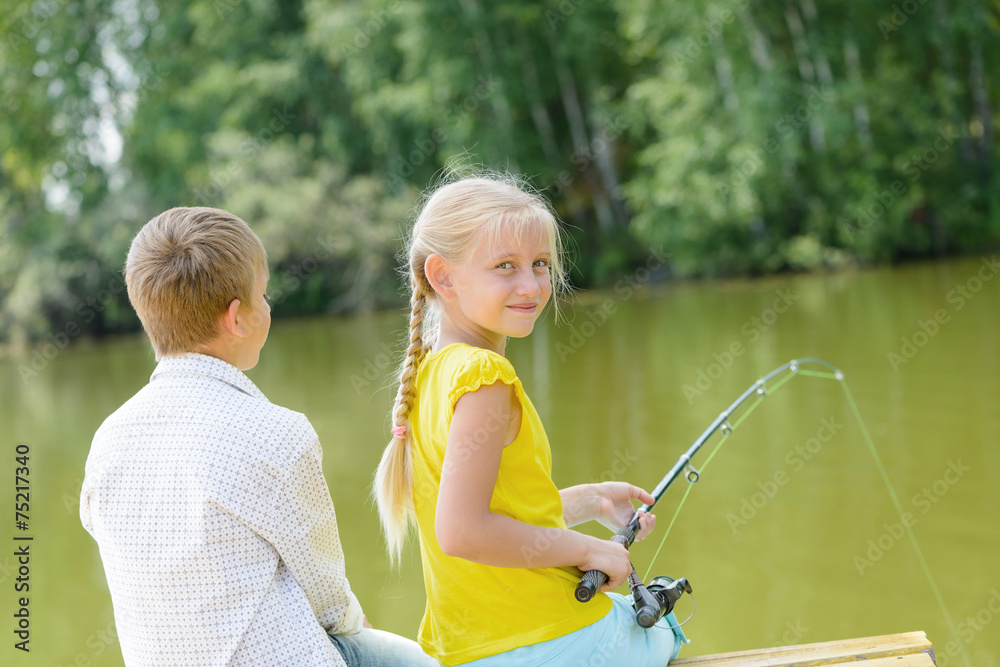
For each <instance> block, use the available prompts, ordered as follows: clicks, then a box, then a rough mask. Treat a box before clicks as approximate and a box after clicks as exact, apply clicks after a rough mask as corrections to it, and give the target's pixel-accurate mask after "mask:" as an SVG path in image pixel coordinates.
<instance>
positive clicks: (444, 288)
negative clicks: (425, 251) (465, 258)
mask: <svg viewBox="0 0 1000 667" xmlns="http://www.w3.org/2000/svg"><path fill="white" fill-rule="evenodd" d="M451 270H452V267H451V265H450V264H448V262H446V261H445V259H444V257H442V256H441V255H429V256H428V257H427V259H426V260H425V261H424V275H425V276H427V282H429V283H430V284H431V287H433V288H434V291H435V292H437V294H438V296H440V297H441V298H443V299H453V298H455V286H454V284H452V280H451Z"/></svg>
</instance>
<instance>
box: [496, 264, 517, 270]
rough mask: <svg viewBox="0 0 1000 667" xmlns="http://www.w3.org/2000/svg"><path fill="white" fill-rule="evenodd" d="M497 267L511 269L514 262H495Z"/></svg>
mask: <svg viewBox="0 0 1000 667" xmlns="http://www.w3.org/2000/svg"><path fill="white" fill-rule="evenodd" d="M497 268H498V269H513V268H514V263H513V262H500V263H499V264H497Z"/></svg>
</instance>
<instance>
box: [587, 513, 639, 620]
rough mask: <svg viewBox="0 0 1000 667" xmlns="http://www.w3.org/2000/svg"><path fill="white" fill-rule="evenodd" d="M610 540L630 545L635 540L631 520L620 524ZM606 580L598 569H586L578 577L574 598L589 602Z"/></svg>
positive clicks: (626, 545) (627, 546)
mask: <svg viewBox="0 0 1000 667" xmlns="http://www.w3.org/2000/svg"><path fill="white" fill-rule="evenodd" d="M634 521H635V519H633V522H634ZM611 541H612V542H618V543H619V544H622V545H624V546H625V548H626V549H628V548H629V547H630V546H632V543H633V542H634V541H635V530H634V529H633V528H632V522H629V523H628V524H626V525H624V526H622V528H621V529H619V531H618V532H617V533H615V536H614V537H612V538H611ZM607 580H608V575H606V574H604V573H603V572H601V571H600V570H587V571H586V572H584V573H583V576H582V577H580V583H578V584H577V585H576V591H575V592H574V595H576V599H577V600H578V601H580V602H589V601H590V599H591V598H593V597H594V596H595V595H596V594H597V591H599V590H600V589H601V586H603V585H604V583H605V582H606V581H607Z"/></svg>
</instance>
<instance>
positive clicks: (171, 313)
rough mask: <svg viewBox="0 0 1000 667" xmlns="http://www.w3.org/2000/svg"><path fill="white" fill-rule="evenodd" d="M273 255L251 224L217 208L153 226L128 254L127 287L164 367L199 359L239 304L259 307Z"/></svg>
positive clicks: (183, 212)
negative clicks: (259, 289) (183, 358)
mask: <svg viewBox="0 0 1000 667" xmlns="http://www.w3.org/2000/svg"><path fill="white" fill-rule="evenodd" d="M258 271H263V272H264V273H265V274H266V273H267V253H266V252H265V251H264V246H263V244H261V242H260V239H259V238H257V235H256V234H254V233H253V231H252V230H251V229H250V227H249V226H248V225H247V223H245V222H243V221H242V220H240V219H239V218H238V217H236V216H235V215H233V214H232V213H229V212H227V211H223V210H220V209H217V208H207V207H191V208H183V207H179V208H172V209H170V210H169V211H164V212H163V213H161V214H160V215H158V216H156V217H155V218H153V219H152V220H150V221H149V222H147V223H146V224H145V225H144V226H143V228H142V229H141V230H139V233H138V234H136V237H135V238H134V239H133V240H132V245H131V247H130V248H129V251H128V259H127V260H126V262H125V285H126V287H127V288H128V298H129V300H130V301H131V302H132V307H133V308H135V312H136V314H138V315H139V319H140V320H141V321H142V327H143V329H145V330H146V334H147V335H148V336H149V340H150V342H151V343H152V344H153V351H154V352H155V353H156V358H157V360H159V359H160V358H161V357H165V356H176V355H182V354H186V353H188V352H195V351H197V350H198V347H199V346H200V345H202V344H203V343H207V342H209V341H211V340H212V339H214V338H215V336H216V335H217V334H218V320H219V316H220V315H221V314H222V313H223V312H224V311H225V309H226V308H227V307H228V306H229V304H230V302H232V300H233V299H239V300H240V303H242V304H245V305H246V306H247V307H248V308H251V309H252V308H253V304H254V302H255V299H254V298H253V293H254V290H255V285H256V282H257V272H258Z"/></svg>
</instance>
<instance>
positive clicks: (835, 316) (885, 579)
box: [0, 258, 1000, 667]
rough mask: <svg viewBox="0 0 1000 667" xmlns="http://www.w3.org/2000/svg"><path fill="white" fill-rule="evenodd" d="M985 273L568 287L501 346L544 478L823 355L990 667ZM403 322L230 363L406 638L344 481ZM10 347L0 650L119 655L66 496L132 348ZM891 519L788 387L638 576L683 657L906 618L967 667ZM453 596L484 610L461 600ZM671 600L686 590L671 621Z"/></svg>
mask: <svg viewBox="0 0 1000 667" xmlns="http://www.w3.org/2000/svg"><path fill="white" fill-rule="evenodd" d="M996 270H997V266H995V265H994V264H992V263H991V258H970V259H967V260H961V261H956V262H947V263H934V264H922V265H916V266H908V267H903V268H897V269H892V270H875V271H863V272H856V273H853V272H849V273H840V274H834V275H825V276H783V277H779V278H772V279H766V280H757V281H738V282H717V283H696V284H678V285H668V286H659V287H656V288H654V289H652V290H648V291H647V290H639V291H633V290H632V289H631V287H629V286H628V285H627V284H625V283H622V284H621V285H619V286H618V289H616V290H609V291H608V292H605V293H585V294H580V295H578V299H577V302H576V304H575V305H574V306H572V307H567V308H566V312H565V314H566V315H567V316H568V317H570V318H572V319H571V321H570V322H569V323H568V324H561V325H555V324H554V323H553V322H552V321H551V317H549V318H546V321H545V322H543V323H540V324H539V326H538V327H537V328H536V330H535V333H533V334H532V335H531V336H530V337H529V338H527V339H525V340H516V341H511V343H510V344H509V346H508V354H509V356H510V358H511V359H512V360H513V362H514V365H515V367H516V368H517V369H518V370H519V373H520V376H521V378H522V380H523V382H524V385H525V387H526V388H527V391H528V392H529V394H530V395H531V396H532V399H533V401H534V403H535V405H536V406H537V408H538V409H539V412H540V413H541V415H542V418H543V420H544V422H545V424H546V427H547V429H548V433H549V437H550V439H551V442H552V449H553V459H554V476H555V479H556V482H557V483H558V484H559V485H561V486H568V485H572V484H575V483H579V482H587V481H596V480H600V479H609V478H611V477H617V478H621V479H625V480H628V481H631V482H634V483H636V484H639V485H642V486H645V487H647V488H650V489H651V488H652V487H653V486H655V484H656V483H657V482H658V481H659V480H660V478H661V477H662V476H663V475H664V474H665V473H666V471H667V470H668V469H669V467H670V466H671V465H672V464H673V463H674V461H676V460H677V457H678V456H680V454H681V453H682V452H684V451H685V450H686V449H687V448H688V446H689V445H690V444H691V443H692V442H693V440H694V439H695V438H696V437H697V436H698V435H699V434H700V433H701V432H702V431H703V430H704V429H705V428H706V427H707V426H708V425H709V424H710V423H711V421H712V420H713V419H714V418H715V417H716V416H717V415H718V414H719V413H720V412H721V411H722V410H723V409H724V408H725V407H726V406H727V405H729V403H730V402H732V401H733V400H734V399H735V398H736V397H737V396H738V395H739V394H740V393H741V392H742V391H743V390H744V389H745V388H746V387H747V386H749V385H750V384H751V383H752V382H754V381H755V380H756V379H757V378H759V377H761V376H762V375H764V374H765V373H767V372H768V371H770V370H771V369H772V368H774V367H776V366H778V365H780V364H782V363H784V362H787V361H789V360H791V359H794V358H797V357H805V356H813V357H821V358H823V359H826V360H827V361H829V362H830V363H832V364H834V365H835V366H838V367H839V368H841V369H842V370H843V372H844V374H845V375H846V378H847V382H848V386H849V387H850V390H851V391H852V392H853V395H854V396H855V398H856V400H857V403H858V406H859V408H860V411H861V414H862V416H863V418H864V421H865V423H866V425H867V427H868V429H869V431H870V433H871V436H872V438H873V441H874V444H875V446H876V448H877V451H878V452H879V454H880V456H881V459H882V461H883V463H884V465H885V468H886V470H887V472H888V475H889V478H890V479H891V482H892V485H893V486H894V488H895V491H896V493H897V495H898V498H899V500H900V502H901V504H902V506H903V509H904V511H905V512H906V516H907V518H908V519H909V522H910V523H912V526H913V532H914V534H915V536H916V540H917V543H918V544H919V545H920V547H921V548H922V550H923V554H924V557H925V558H926V562H927V565H928V568H929V570H930V572H931V574H932V575H933V577H934V579H935V580H936V582H937V586H938V587H939V589H940V592H941V595H942V597H943V600H944V603H945V604H946V606H947V610H948V612H949V613H950V615H951V617H952V621H953V626H954V628H955V630H956V632H957V633H958V634H959V636H961V637H962V639H963V640H964V641H965V642H966V644H967V652H968V662H969V664H971V665H975V666H976V667H988V666H990V665H1000V658H998V656H1000V512H998V510H1000V485H998V484H997V479H1000V447H998V440H1000V410H998V397H1000V343H998V332H1000V278H997V277H995V276H994V272H995V271H996ZM636 277H637V278H638V279H642V278H644V277H645V276H644V274H641V273H640V274H638V275H637V276H636ZM279 308H280V306H279ZM404 324H405V323H404V318H403V315H402V314H401V313H399V312H391V313H380V314H376V315H369V316H358V317H351V318H321V319H312V320H298V321H278V322H276V323H275V324H274V325H273V327H272V329H271V335H270V338H269V340H268V343H267V345H266V346H265V348H264V351H263V353H262V354H261V358H260V364H259V365H258V366H257V367H256V368H255V369H253V370H252V371H250V372H249V376H250V378H251V379H252V380H253V381H254V382H255V383H256V384H257V385H258V386H259V387H260V388H261V389H262V390H263V391H264V393H265V394H267V395H268V397H269V398H270V399H271V400H272V401H274V402H275V403H278V404H281V405H284V406H287V407H289V408H292V409H294V410H297V411H300V412H304V413H306V414H307V415H308V416H309V417H310V419H311V420H312V423H313V424H314V426H315V427H316V430H317V431H318V432H319V435H320V438H321V440H322V442H323V446H324V449H325V459H324V461H325V469H326V476H327V480H328V481H329V484H330V489H331V492H332V495H333V499H334V502H335V504H336V506H337V508H338V519H339V522H340V533H341V540H342V542H343V545H344V550H345V551H346V554H347V565H348V574H349V576H350V579H351V582H352V584H353V587H354V589H355V591H356V592H357V594H358V597H359V598H360V600H361V602H362V605H363V606H364V608H365V610H366V612H367V614H368V618H369V619H370V620H371V622H372V623H373V624H374V625H375V626H376V627H380V628H384V629H387V630H391V631H394V632H398V633H401V634H404V635H408V636H411V637H412V636H414V635H415V633H416V629H417V625H418V623H419V621H420V616H421V613H422V609H423V604H424V596H423V584H422V578H421V575H420V565H419V554H418V553H417V549H416V548H415V545H411V548H410V549H409V551H408V557H407V558H406V559H405V562H404V564H403V567H402V568H400V569H399V570H398V571H391V570H389V568H388V565H387V561H386V558H385V556H384V553H383V549H382V544H381V542H380V539H379V528H378V520H377V517H376V513H375V511H374V509H373V507H372V504H371V502H370V501H369V496H368V488H369V480H370V477H371V473H372V471H373V470H374V468H375V466H376V464H377V462H378V459H379V456H380V453H381V451H382V448H383V446H384V444H385V442H386V440H387V435H388V430H387V428H386V423H387V419H386V411H387V409H388V406H389V404H390V401H391V398H392V392H393V391H394V388H391V387H390V385H391V378H390V377H389V374H390V372H391V370H392V367H393V366H394V365H395V361H396V360H395V357H394V356H393V357H392V358H390V353H392V352H393V351H394V350H395V349H396V348H397V347H398V345H397V344H398V342H399V340H400V336H401V334H402V333H403V327H404ZM38 351H39V352H42V351H43V350H42V349H41V348H39V350H38ZM47 351H48V352H50V353H52V352H53V351H54V348H50V349H49V350H47ZM38 359H39V358H36V366H41V363H40V362H38ZM30 361H31V357H30V356H29V357H28V358H24V359H2V360H0V394H2V401H0V447H2V449H0V451H2V452H3V464H2V468H0V469H2V471H3V473H2V476H0V478H2V479H3V480H4V483H3V485H2V491H0V498H2V499H3V505H4V507H6V508H7V509H6V510H4V516H6V517H7V519H8V520H9V521H10V523H9V524H8V525H7V528H5V529H4V531H3V532H2V534H0V539H3V540H4V541H5V543H6V545H7V546H6V547H4V548H3V549H0V582H2V583H0V610H2V614H0V617H2V619H4V620H3V621H2V622H0V637H4V638H5V639H4V645H3V646H2V648H0V656H2V657H0V663H2V664H16V665H39V666H44V667H61V666H64V665H78V666H81V667H85V666H88V665H90V666H94V667H97V666H110V665H121V664H122V661H121V653H120V650H119V648H118V644H117V640H116V636H115V625H114V620H113V615H112V608H111V600H110V597H109V594H108V591H107V587H106V583H105V580H104V573H103V570H102V567H101V562H100V558H99V555H98V551H97V546H96V544H95V543H94V542H93V541H92V540H91V538H90V536H89V535H87V533H86V532H85V531H84V530H83V528H82V527H81V526H80V522H79V516H78V510H79V507H78V504H79V501H78V494H79V489H80V484H81V481H82V473H83V465H84V461H85V459H86V456H87V451H88V449H89V446H90V439H91V437H92V435H93V433H94V430H95V429H96V428H97V427H98V426H99V425H100V423H101V421H102V420H103V419H104V418H105V417H107V415H108V414H110V413H111V412H112V411H113V410H114V409H115V408H117V407H118V406H119V405H120V404H121V403H122V402H123V401H125V400H126V399H127V398H128V397H130V396H131V395H132V394H133V393H134V392H135V391H137V390H138V389H139V388H140V387H141V386H142V385H143V384H145V382H146V381H147V379H148V377H149V374H150V372H151V371H152V369H153V367H154V361H153V357H152V354H151V352H150V350H149V348H148V345H147V343H146V342H145V340H144V339H143V338H142V337H134V338H126V339H117V340H109V341H102V342H101V343H97V344H93V343H81V344H79V345H75V346H72V347H70V348H69V349H67V350H65V351H61V352H59V353H58V354H56V355H54V358H53V359H52V360H51V361H48V362H47V364H46V365H44V367H43V368H41V370H40V371H39V372H38V373H37V374H33V375H31V374H26V373H24V367H26V366H25V365H26V364H28V363H30ZM19 367H22V368H20V369H19ZM715 442H717V439H713V440H712V441H710V443H709V445H708V447H706V449H705V450H703V452H702V453H701V454H700V455H699V457H697V458H696V463H701V462H703V461H704V459H705V456H706V455H707V454H708V451H709V449H710V448H711V447H712V446H714V444H715ZM19 443H26V444H27V445H28V447H30V480H31V481H30V483H31V509H30V526H29V529H28V530H27V531H23V532H22V531H18V530H17V529H16V528H15V526H14V516H13V515H14V510H13V504H14V488H13V487H14V468H15V465H16V464H15V455H16V451H15V450H16V447H17V446H18V444H19ZM22 449H23V448H22ZM989 480H993V482H992V483H990V481H989ZM686 486H687V484H686V482H683V480H681V481H678V483H677V484H676V485H675V487H674V488H672V489H671V490H670V491H669V492H668V493H667V494H666V496H665V497H664V498H663V501H662V502H661V504H660V505H659V506H658V508H657V515H658V517H659V525H658V530H657V533H656V534H654V536H653V537H652V538H650V539H649V540H646V541H644V542H642V543H640V544H637V545H636V547H635V548H634V550H633V551H634V554H635V555H634V559H633V561H634V562H635V564H636V567H637V569H638V570H639V572H640V573H641V574H645V572H646V570H647V567H648V566H649V564H650V560H651V558H652V556H653V553H654V551H655V550H656V547H657V545H658V543H659V541H660V539H659V538H660V537H661V536H662V535H663V533H664V532H665V531H666V529H667V524H668V523H669V520H670V518H671V516H672V515H673V514H674V510H675V508H676V506H677V504H678V502H679V500H680V498H681V496H682V493H683V491H684V488H685V487H686ZM899 523H900V515H899V514H898V512H897V511H896V510H895V509H894V506H893V503H892V500H891V498H890V496H889V493H888V491H887V490H886V487H885V485H884V483H883V481H882V478H881V476H880V474H879V471H878V468H877V467H876V465H875V463H874V459H873V457H872V454H871V453H870V451H869V449H868V446H867V445H866V443H865V440H864V437H863V435H862V431H861V429H860V427H859V425H858V423H857V421H856V420H855V418H854V416H853V414H852V412H851V410H850V406H849V403H848V402H847V400H846V399H845V394H844V392H843V391H842V389H841V386H840V385H839V383H837V382H836V381H832V380H825V379H819V378H813V377H795V378H793V379H792V380H791V381H790V382H789V383H787V384H786V385H784V387H783V388H781V389H779V390H778V391H776V392H774V393H773V394H772V395H771V396H769V397H768V398H767V399H766V400H765V401H764V403H763V404H762V405H761V406H760V407H759V408H758V409H757V410H756V411H755V412H754V413H753V414H752V415H751V416H750V417H749V418H748V419H747V420H746V422H744V423H743V424H742V425H741V426H740V427H739V428H738V429H737V430H736V431H735V432H734V434H733V436H732V437H731V438H729V439H728V441H727V442H726V443H725V445H724V447H723V448H722V449H720V450H719V453H718V456H717V457H716V458H714V459H713V460H712V463H711V466H710V467H708V468H706V470H705V471H704V473H703V475H702V478H701V481H700V482H699V483H698V484H697V486H695V487H694V488H693V489H692V493H691V494H690V496H689V497H688V500H687V502H686V504H685V505H684V508H683V510H682V511H681V513H680V514H679V516H678V519H677V522H676V524H675V526H674V528H673V530H672V532H671V533H670V535H669V537H668V539H667V542H666V544H665V546H664V549H663V551H662V553H661V554H660V556H659V557H658V559H657V560H656V562H655V563H654V564H653V568H652V570H653V572H652V574H669V575H671V576H674V577H677V576H685V577H687V578H688V579H689V580H690V582H691V583H692V585H693V587H694V591H695V595H694V600H695V602H696V603H697V612H696V613H695V615H694V617H693V618H692V620H691V621H690V622H689V623H688V624H687V625H686V626H685V629H686V630H687V632H688V635H689V636H690V637H691V638H692V639H693V643H692V644H691V645H690V646H689V647H687V649H686V652H685V654H687V655H694V654H698V653H713V652H719V651H731V650H739V649H747V648H754V647H764V646H775V645H779V644H791V643H804V642H816V641H825V640H832V639H842V638H849V637H859V636H869V635H879V634H888V633H895V632H904V631H910V630H924V631H926V632H927V633H928V635H929V636H930V638H931V640H932V641H933V642H934V644H935V646H936V647H937V650H938V655H939V664H955V665H962V664H966V661H965V660H963V659H962V658H961V657H954V658H950V659H948V658H946V657H945V654H946V651H947V647H948V644H949V642H950V641H951V640H952V639H951V634H950V631H949V628H948V624H947V622H946V620H945V616H944V612H943V611H942V609H941V607H940V605H939V604H938V602H937V600H936V597H935V594H934V592H933V589H932V588H931V585H930V584H929V583H928V580H927V577H926V576H925V574H924V571H923V569H922V567H921V565H920V560H919V559H918V558H917V556H916V552H915V550H914V548H913V545H912V544H911V543H910V541H909V539H908V538H907V537H906V536H905V535H903V534H902V533H901V528H902V527H901V526H900V525H899ZM593 534H604V533H603V531H602V530H601V529H600V527H594V528H593ZM16 535H20V536H24V535H30V536H32V537H33V538H34V539H33V541H31V542H30V552H31V559H30V575H29V577H30V593H29V594H28V596H29V598H30V599H29V607H28V608H29V611H30V633H31V634H30V649H31V652H30V653H28V654H25V653H22V652H20V651H17V650H15V649H14V648H13V644H14V642H15V641H16V636H15V635H14V634H13V630H14V629H15V625H16V619H15V618H14V617H13V614H14V611H15V610H16V609H17V598H18V597H19V596H20V595H22V594H20V593H15V585H16V584H17V579H18V577H19V575H18V566H17V559H16V557H15V556H14V550H15V546H14V545H15V542H14V541H13V540H12V538H13V537H15V536H16ZM16 544H19V545H20V544H25V542H18V543H16ZM469 603H470V604H489V601H488V600H484V601H476V600H475V592H474V591H470V599H469ZM691 609H692V607H691V600H690V599H688V598H687V597H685V598H684V599H683V600H682V601H681V602H680V603H679V604H678V609H677V612H678V617H679V618H680V619H684V618H686V617H687V616H688V615H689V614H690V612H691ZM952 648H954V647H952ZM956 655H957V654H956Z"/></svg>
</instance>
